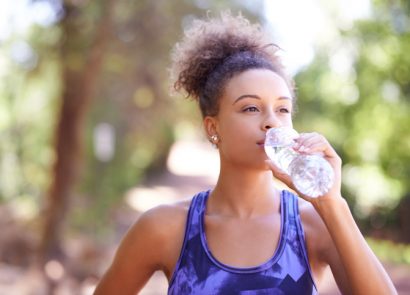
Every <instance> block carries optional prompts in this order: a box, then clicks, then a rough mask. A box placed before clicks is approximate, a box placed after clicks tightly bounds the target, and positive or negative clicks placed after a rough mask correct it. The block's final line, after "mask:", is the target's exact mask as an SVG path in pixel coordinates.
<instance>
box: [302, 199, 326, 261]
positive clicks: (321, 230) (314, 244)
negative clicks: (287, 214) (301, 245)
mask: <svg viewBox="0 0 410 295" xmlns="http://www.w3.org/2000/svg"><path fill="white" fill-rule="evenodd" d="M299 213H300V217H301V220H302V224H303V229H304V231H305V237H306V243H307V246H308V250H309V252H310V253H309V254H310V256H312V258H314V259H317V260H318V262H319V261H320V262H323V261H325V260H326V259H325V254H326V251H327V250H328V249H329V246H331V245H332V244H333V241H332V238H331V236H330V234H329V231H328V230H327V227H326V225H325V223H324V222H323V220H322V218H321V217H320V215H319V214H318V213H317V211H316V210H315V208H314V207H313V205H312V204H311V203H309V202H307V201H305V200H303V199H301V198H299Z"/></svg>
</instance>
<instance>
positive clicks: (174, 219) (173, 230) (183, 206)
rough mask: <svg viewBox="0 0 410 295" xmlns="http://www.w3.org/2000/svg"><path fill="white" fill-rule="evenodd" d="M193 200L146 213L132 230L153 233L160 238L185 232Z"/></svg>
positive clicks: (160, 207)
mask: <svg viewBox="0 0 410 295" xmlns="http://www.w3.org/2000/svg"><path fill="white" fill-rule="evenodd" d="M190 202H191V200H190V199H187V200H184V201H180V202H176V203H172V204H166V205H160V206H157V207H154V208H152V209H150V210H148V211H146V212H144V213H143V214H142V215H141V216H140V217H139V218H138V220H137V221H136V222H135V224H134V225H133V226H132V228H131V230H137V231H138V230H139V229H142V230H143V231H147V232H151V233H152V234H155V235H156V236H157V237H158V238H161V237H162V238H165V239H166V238H167V237H169V236H171V237H172V236H175V234H177V233H179V232H181V231H183V230H184V226H185V223H186V218H187V214H188V210H189V205H190Z"/></svg>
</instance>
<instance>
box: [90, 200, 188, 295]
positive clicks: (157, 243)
mask: <svg viewBox="0 0 410 295" xmlns="http://www.w3.org/2000/svg"><path fill="white" fill-rule="evenodd" d="M189 204H190V200H187V201H183V202H178V203H175V204H172V205H161V206H158V207H155V208H153V209H151V210H148V211H146V212H145V213H143V214H142V215H141V216H140V217H139V218H138V220H137V221H136V222H135V223H134V224H133V225H132V226H131V227H130V229H129V230H128V232H127V234H126V235H125V236H124V238H123V239H122V241H121V244H120V246H119V247H118V250H117V252H116V254H115V257H114V260H113V262H112V264H111V266H110V267H109V269H108V270H107V272H106V273H105V274H104V276H103V278H102V279H101V281H100V283H99V285H98V286H97V288H96V291H95V294H99V295H100V294H117V293H120V294H136V293H138V291H139V290H140V289H141V288H142V287H143V286H144V284H145V283H146V282H147V281H148V279H149V278H150V276H151V275H152V274H153V273H154V272H155V271H156V270H162V271H164V273H165V274H166V275H167V276H168V277H169V275H170V273H171V272H172V269H173V266H174V265H175V262H176V261H177V259H178V255H179V251H180V248H181V245H182V243H183V236H184V229H185V223H186V219H187V213H188V208H189Z"/></svg>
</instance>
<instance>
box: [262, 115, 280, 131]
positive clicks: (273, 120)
mask: <svg viewBox="0 0 410 295" xmlns="http://www.w3.org/2000/svg"><path fill="white" fill-rule="evenodd" d="M280 126H281V122H280V120H279V119H278V117H277V116H276V114H275V113H274V112H269V113H268V114H267V115H266V116H265V118H264V120H263V122H262V129H263V131H268V130H269V129H271V128H276V127H280Z"/></svg>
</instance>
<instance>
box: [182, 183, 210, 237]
mask: <svg viewBox="0 0 410 295" xmlns="http://www.w3.org/2000/svg"><path fill="white" fill-rule="evenodd" d="M209 192H210V190H207V191H202V192H199V193H198V194H196V195H195V196H194V197H193V198H192V201H191V205H190V207H189V212H188V220H187V223H186V224H187V228H186V231H185V236H186V239H187V240H190V239H192V238H193V237H194V236H196V235H198V234H199V233H200V224H201V214H202V212H204V211H205V204H206V200H207V199H208V196H209Z"/></svg>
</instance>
